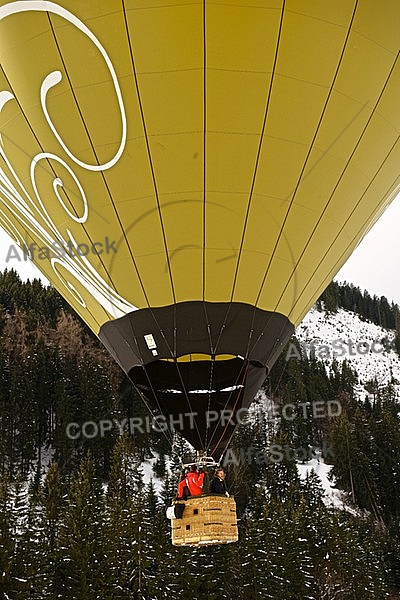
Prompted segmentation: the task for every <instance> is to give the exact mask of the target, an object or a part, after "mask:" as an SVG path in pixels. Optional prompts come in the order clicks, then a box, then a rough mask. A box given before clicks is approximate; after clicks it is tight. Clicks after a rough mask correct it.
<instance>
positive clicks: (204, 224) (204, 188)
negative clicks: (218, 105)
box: [202, 0, 207, 302]
mask: <svg viewBox="0 0 400 600" xmlns="http://www.w3.org/2000/svg"><path fill="white" fill-rule="evenodd" d="M206 43H207V31H206V0H203V269H202V277H203V302H204V300H205V297H206V186H207V166H206V165H207V162H206V160H207V131H206V129H207V71H206V69H207V48H206Z"/></svg>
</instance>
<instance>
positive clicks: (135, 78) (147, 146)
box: [122, 0, 176, 303]
mask: <svg viewBox="0 0 400 600" xmlns="http://www.w3.org/2000/svg"><path fill="white" fill-rule="evenodd" d="M122 7H123V12H124V20H125V28H126V35H127V40H128V45H129V51H130V55H131V63H132V72H133V78H134V82H135V88H136V93H137V99H138V104H139V110H140V116H141V120H142V127H143V133H144V139H145V143H146V149H147V158H148V161H149V165H150V172H151V177H152V181H153V186H154V194H155V198H156V203H157V210H158V215H159V219H160V226H161V231H162V237H163V242H164V249H165V256H166V262H167V266H168V273H169V278H170V284H171V292H172V297H173V301H174V303H175V302H176V297H175V288H174V282H173V279H172V270H171V263H170V259H169V254H168V245H167V238H166V233H165V228H164V221H163V218H162V211H161V205H160V198H159V193H158V187H157V179H156V175H155V171H154V165H153V158H152V154H151V149H150V141H149V137H148V133H147V126H146V120H145V116H144V109H143V103H142V98H141V95H140V88H139V81H138V77H137V72H136V66H135V59H134V53H133V48H132V43H131V36H130V33H129V27H128V19H127V14H126V9H125V3H124V0H122ZM146 299H147V295H146ZM147 301H148V299H147Z"/></svg>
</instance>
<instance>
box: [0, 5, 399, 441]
mask: <svg viewBox="0 0 400 600" xmlns="http://www.w3.org/2000/svg"><path fill="white" fill-rule="evenodd" d="M399 31H400V4H399V2H397V0H382V1H381V2H376V1H374V0H359V1H358V2H356V1H352V0H336V1H335V2H331V1H328V0H301V1H300V0H287V1H283V0H252V1H251V2H247V1H243V2H241V3H240V2H237V0H234V1H233V0H232V1H230V0H213V1H208V0H204V1H203V0H125V1H124V2H121V0H107V1H103V0H88V1H85V2H76V1H73V0H61V1H60V2H58V3H56V2H47V1H46V2H45V1H40V0H30V1H29V2H26V1H18V0H17V1H12V2H2V1H0V134H1V138H0V198H1V206H0V223H1V225H2V227H3V228H4V229H5V230H6V231H7V232H8V233H9V234H10V235H11V236H12V237H13V238H14V239H15V240H16V244H17V245H18V246H19V248H18V250H17V246H15V247H14V248H10V250H9V257H8V258H9V259H11V258H15V259H17V258H19V259H22V256H23V255H22V251H23V252H24V253H25V255H29V256H30V257H31V258H32V260H33V261H34V263H35V264H36V265H37V266H38V268H39V269H40V270H41V271H42V272H43V273H44V275H45V276H46V277H47V278H48V279H49V280H50V281H51V282H52V283H53V285H54V286H55V287H56V288H57V289H58V290H59V291H60V292H61V294H63V295H64V296H65V298H66V299H67V300H68V302H70V304H71V305H72V306H73V307H74V309H75V310H76V311H77V312H78V313H79V314H80V315H81V317H82V318H83V319H84V320H85V321H86V323H87V324H88V325H89V326H90V327H91V328H92V330H93V331H94V332H95V333H96V334H97V335H98V336H99V337H100V339H101V340H102V341H103V342H104V344H105V345H106V347H107V348H108V349H109V350H110V352H111V353H112V354H113V356H114V357H115V358H116V360H117V361H118V362H119V364H120V365H121V366H122V367H123V369H124V370H125V371H126V372H127V373H128V374H129V376H130V377H131V378H132V380H133V381H134V382H135V383H136V384H138V385H141V386H142V387H143V389H145V390H146V393H147V394H148V395H149V396H151V397H154V398H155V400H156V402H157V403H158V406H159V407H160V409H161V410H162V411H163V412H164V413H165V414H169V415H172V417H173V419H175V420H176V421H177V422H179V419H180V418H181V417H180V416H179V415H182V414H184V413H189V412H193V413H194V414H195V415H196V418H195V419H194V420H193V419H190V422H188V426H187V427H186V426H185V431H184V434H185V435H186V437H187V439H189V440H190V441H191V442H192V444H193V445H194V446H195V447H196V448H198V449H207V450H209V451H211V452H216V453H218V452H220V451H221V449H223V448H224V446H225V445H226V443H227V441H228V439H229V437H230V435H231V433H232V428H233V424H232V422H230V421H229V420H228V421H227V420H226V419H220V418H214V416H213V419H211V418H209V415H210V414H212V415H215V414H220V413H221V411H227V410H228V411H233V412H234V413H237V411H238V410H240V409H241V408H243V407H246V406H247V405H248V404H249V402H250V401H251V400H252V398H253V397H254V394H255V391H256V390H257V389H258V387H259V386H260V385H261V383H262V381H263V379H264V377H265V375H266V372H267V370H268V369H269V368H270V367H271V366H272V364H273V362H274V361H275V360H276V358H277V356H278V355H279V352H280V351H281V349H282V347H283V346H284V344H285V343H286V342H287V340H288V339H289V337H290V336H291V334H292V332H293V331H294V328H295V327H296V325H297V324H298V323H300V321H301V320H302V318H303V317H304V315H305V314H306V312H307V311H308V310H309V308H310V306H311V305H312V304H313V302H314V301H315V299H316V298H317V297H318V296H319V295H320V293H321V292H322V291H323V290H324V288H325V287H326V286H327V284H328V283H329V282H330V280H331V279H332V278H333V276H334V275H335V274H336V272H337V271H338V270H339V269H340V267H341V266H342V265H343V263H344V262H345V261H346V259H347V258H348V257H349V255H350V254H351V252H352V251H353V249H354V248H355V246H356V245H357V244H358V242H359V241H360V240H361V238H362V237H363V235H364V234H365V233H366V231H367V230H368V228H369V227H370V226H371V224H372V223H373V222H374V220H376V219H377V218H378V216H379V215H380V214H381V213H382V211H383V210H384V208H385V207H386V206H387V205H388V203H389V202H390V200H391V199H392V197H393V196H394V194H395V192H396V190H397V188H398V183H399V173H400V146H399V131H400V102H399V98H398V95H399V90H400V68H399V61H398V56H399V45H400V36H399ZM18 253H19V254H18ZM225 414H226V413H225ZM192 426H193V427H192Z"/></svg>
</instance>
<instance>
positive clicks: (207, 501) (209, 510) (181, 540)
mask: <svg viewBox="0 0 400 600" xmlns="http://www.w3.org/2000/svg"><path fill="white" fill-rule="evenodd" d="M179 502H184V504H185V510H184V512H183V517H182V519H172V521H171V527H172V544H173V545H174V546H207V545H212V544H229V543H231V542H237V540H238V528H237V518H236V503H235V500H234V499H233V498H227V497H226V496H214V495H206V496H192V497H191V498H188V499H187V500H186V501H184V500H179Z"/></svg>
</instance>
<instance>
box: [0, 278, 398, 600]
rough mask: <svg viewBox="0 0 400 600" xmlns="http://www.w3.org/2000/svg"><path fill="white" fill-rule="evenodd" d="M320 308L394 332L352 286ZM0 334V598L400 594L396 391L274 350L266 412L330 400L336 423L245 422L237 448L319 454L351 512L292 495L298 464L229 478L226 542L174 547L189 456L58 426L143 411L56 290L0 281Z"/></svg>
mask: <svg viewBox="0 0 400 600" xmlns="http://www.w3.org/2000/svg"><path fill="white" fill-rule="evenodd" d="M317 307H318V309H319V310H323V309H324V310H327V311H330V312H335V311H336V310H337V309H338V307H343V308H345V309H347V310H351V311H354V312H356V313H357V314H358V315H359V316H360V317H361V318H363V319H366V320H370V321H372V322H374V323H377V324H379V325H382V326H383V327H385V328H390V329H393V330H395V331H396V330H397V331H398V330H399V317H398V314H399V310H398V307H397V306H396V305H393V304H389V303H388V301H387V300H386V299H385V298H377V297H371V296H370V295H369V294H368V293H366V292H361V290H359V289H358V288H356V287H354V286H351V285H339V284H337V283H333V284H331V285H330V286H329V288H328V289H327V290H326V291H325V292H324V294H323V295H322V296H321V298H320V299H319V301H318V303H317ZM0 333H1V335H0V431H1V434H0V597H1V598H5V599H10V600H11V599H12V600H19V599H40V600H43V599H54V600H55V599H59V598H62V599H64V598H65V599H68V600H70V599H71V600H72V599H77V600H78V599H79V600H82V599H84V600H89V599H90V600H91V599H110V600H111V599H125V598H126V599H128V598H135V599H136V598H137V599H145V600H152V599H163V598H170V599H171V598H172V599H174V598H176V599H178V598H179V599H182V600H186V599H188V600H189V599H190V600H195V599H200V598H208V599H213V600H222V599H225V598H226V599H231V598H235V599H236V600H241V599H243V600H244V599H246V600H247V599H249V598H251V599H264V598H273V599H277V600H290V599H299V600H300V599H301V600H302V599H305V598H308V599H321V600H322V599H324V600H330V599H332V600H333V599H335V600H341V599H347V598H349V599H360V600H364V599H365V598H371V599H378V600H379V599H381V598H388V597H391V598H398V597H400V595H399V593H398V590H400V533H399V522H400V464H399V461H400V427H399V425H400V416H399V405H398V402H397V400H396V395H395V391H394V386H395V384H397V383H399V382H396V381H394V380H392V382H391V383H389V384H388V385H385V386H380V385H379V384H378V383H377V382H376V381H374V380H372V381H371V382H369V384H368V385H367V388H368V392H369V394H368V396H367V392H366V398H365V399H362V401H360V400H358V399H357V398H356V395H355V392H354V388H355V385H356V383H357V380H358V378H357V373H356V372H354V371H352V370H351V368H350V367H349V365H348V364H347V363H346V362H344V363H343V364H339V363H335V362H334V363H333V365H332V367H331V368H330V369H327V368H326V366H325V365H324V364H323V363H322V362H321V361H318V360H316V359H312V358H309V357H307V356H306V355H305V353H304V350H303V349H302V348H301V346H300V345H299V344H298V348H299V355H300V356H301V359H300V360H299V359H298V358H291V359H290V360H288V361H286V360H285V352H283V353H282V355H281V357H280V359H279V360H278V362H277V364H276V365H275V367H274V369H273V370H272V372H271V373H270V375H269V376H268V378H267V380H266V381H265V385H264V387H265V391H266V394H267V395H268V397H269V398H271V399H272V400H273V401H274V402H275V403H276V404H281V405H283V404H285V403H288V402H290V403H292V404H294V405H300V404H301V403H304V402H314V401H316V400H318V401H324V402H328V401H330V400H336V401H338V402H340V404H341V406H342V408H343V411H342V414H341V415H340V416H339V417H336V418H329V419H328V418H326V419H307V420H305V419H304V418H301V416H300V417H298V418H295V419H293V420H292V421H287V420H283V419H282V420H281V421H280V422H279V423H278V425H277V424H276V422H273V423H271V420H270V419H269V418H268V415H265V418H263V419H261V420H260V419H257V420H254V421H252V420H250V419H249V420H247V421H245V422H243V423H242V424H241V425H240V426H239V427H238V428H237V430H236V433H235V436H234V438H233V440H232V449H233V450H234V451H235V452H236V453H237V455H239V453H240V449H246V448H249V447H250V446H252V447H255V448H259V449H260V450H262V449H263V448H265V447H266V446H268V445H271V443H276V444H280V445H282V446H284V445H285V444H288V445H290V446H291V447H293V448H295V447H304V448H311V447H313V446H318V447H322V445H323V444H324V443H325V444H328V445H329V446H330V447H332V451H333V452H332V453H333V455H334V457H330V458H329V462H330V463H331V464H332V465H333V466H332V474H333V476H334V478H335V482H336V486H337V487H338V488H339V489H341V490H343V492H344V494H345V497H346V505H347V508H346V509H345V510H344V509H342V510H339V509H335V508H333V507H329V508H328V507H327V506H325V504H324V502H323V501H322V496H323V491H322V489H321V487H320V484H319V479H318V477H317V476H316V475H315V474H314V473H311V475H310V476H309V477H308V478H307V479H306V480H300V479H299V477H298V473H297V468H296V464H295V462H294V461H290V460H287V459H286V458H285V459H284V460H283V461H282V462H280V463H275V464H274V463H261V464H257V463H256V462H252V463H250V464H241V465H235V464H232V463H231V464H229V466H228V483H229V486H230V491H231V493H232V494H234V495H235V498H236V501H237V506H238V516H239V535H240V538H239V542H238V543H236V544H231V545H227V546H215V547H209V548H202V549H192V548H186V549H185V548H175V547H173V546H172V545H171V543H170V533H169V527H170V526H169V521H168V520H167V519H166V517H165V510H166V507H167V506H169V504H170V503H171V500H172V499H173V498H174V496H175V490H176V485H177V479H178V477H179V466H180V462H179V461H180V456H181V455H182V453H183V452H184V450H185V444H184V442H183V440H182V439H181V438H180V437H179V435H173V432H170V435H171V436H172V437H173V443H172V444H171V443H170V442H169V440H168V436H164V435H162V434H160V433H157V432H153V431H152V432H149V433H146V432H145V433H140V432H136V433H135V435H130V434H129V433H127V432H125V433H124V434H123V435H120V432H119V431H118V428H117V427H116V428H115V429H113V430H112V431H109V432H107V433H106V435H104V436H103V437H100V436H96V437H93V438H91V439H87V438H84V437H79V438H77V439H70V438H69V437H68V436H67V435H66V428H67V425H68V424H69V423H71V422H76V423H79V424H82V423H84V422H86V421H93V422H95V423H98V422H99V421H101V420H104V419H110V420H112V419H116V420H118V421H119V422H122V421H123V419H125V418H127V419H129V418H130V417H132V416H135V417H137V416H142V417H145V416H146V415H148V409H147V408H146V406H145V405H144V403H143V401H142V399H141V397H140V396H139V395H138V394H137V393H136V391H135V390H134V389H133V387H132V386H131V384H130V383H129V381H128V380H127V378H126V377H125V375H124V374H123V373H122V372H121V370H120V369H119V367H118V366H117V365H116V364H115V363H114V361H113V360H112V359H111V358H110V357H109V355H108V354H107V352H106V351H105V350H104V349H103V347H102V346H101V345H100V343H99V342H98V341H97V339H96V337H95V336H94V335H93V334H92V333H91V332H90V331H89V330H88V329H87V328H86V326H85V325H84V324H83V323H82V321H81V320H80V319H79V318H78V317H77V316H76V315H75V314H74V312H73V311H72V310H71V309H70V308H69V307H68V305H67V304H66V303H65V301H64V300H63V299H62V298H61V297H60V296H59V294H58V293H57V292H56V291H55V290H54V289H53V288H51V287H50V288H47V287H44V286H43V285H42V284H41V282H40V281H38V280H34V281H28V282H22V281H21V280H20V278H19V277H18V275H17V274H16V272H14V271H5V272H4V273H2V274H0ZM397 338H398V336H397V335H396V340H397ZM292 343H295V344H297V341H296V339H295V338H293V339H292ZM397 347H399V343H398V341H397ZM299 413H301V411H299ZM146 461H147V464H149V461H151V462H152V464H153V469H154V475H155V476H156V477H157V488H156V487H155V482H153V481H152V480H150V481H149V478H148V477H147V476H145V475H146V473H145V471H144V463H145V462H146ZM167 466H168V468H167Z"/></svg>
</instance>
